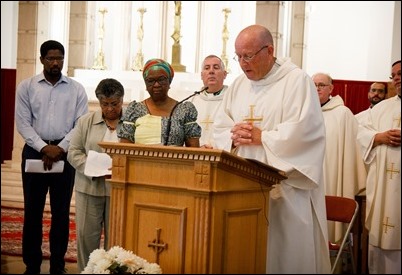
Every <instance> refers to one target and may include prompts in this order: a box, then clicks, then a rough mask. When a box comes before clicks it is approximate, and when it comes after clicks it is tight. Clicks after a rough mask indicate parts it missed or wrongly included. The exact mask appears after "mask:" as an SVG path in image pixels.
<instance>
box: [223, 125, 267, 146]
mask: <svg viewBox="0 0 402 275" xmlns="http://www.w3.org/2000/svg"><path fill="white" fill-rule="evenodd" d="M230 132H231V133H232V137H231V138H232V140H233V145H234V146H235V147H237V146H240V145H261V144H262V143H261V129H260V128H258V127H255V126H254V125H253V124H252V123H251V122H240V123H236V124H235V126H233V128H232V130H231V131H230Z"/></svg>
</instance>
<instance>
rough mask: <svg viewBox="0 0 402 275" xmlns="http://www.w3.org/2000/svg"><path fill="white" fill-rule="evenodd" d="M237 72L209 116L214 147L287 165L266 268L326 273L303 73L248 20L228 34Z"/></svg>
mask: <svg viewBox="0 0 402 275" xmlns="http://www.w3.org/2000/svg"><path fill="white" fill-rule="evenodd" d="M235 53H236V56H235V59H236V60H237V61H238V62H239V64H240V66H241V68H242V70H243V72H244V74H243V75H240V76H238V77H237V78H236V79H235V80H234V82H233V83H232V84H231V85H230V86H229V88H228V89H227V90H226V92H225V95H224V98H223V102H222V105H221V108H220V113H219V114H217V116H216V117H215V122H214V125H213V126H214V140H215V147H216V148H217V149H224V150H226V151H231V152H233V153H234V154H236V155H238V156H241V157H243V158H251V159H256V160H258V161H261V162H263V163H266V164H268V165H271V166H273V167H276V168H278V169H280V170H283V171H285V172H286V175H287V177H288V179H286V180H283V181H282V182H281V183H280V184H276V185H274V187H273V189H272V190H271V191H270V198H269V207H268V209H269V210H268V211H269V213H268V219H269V226H268V225H267V226H268V245H267V261H266V265H267V266H266V272H267V273H270V274H285V273H294V274H302V273H308V274H319V273H321V274H325V273H330V270H331V263H330V258H329V248H328V231H327V219H326V208H325V186H324V183H323V160H324V153H325V126H324V119H323V115H322V112H321V110H320V104H319V99H318V95H317V92H316V89H315V85H314V83H313V81H312V80H311V78H310V76H309V75H307V73H305V72H303V71H302V70H301V69H300V68H298V67H297V66H296V65H295V64H293V63H291V62H290V60H287V59H279V58H276V57H275V56H274V43H273V38H272V35H271V33H270V31H269V30H268V29H266V28H265V27H263V26H260V25H251V26H248V27H246V28H245V29H243V30H242V31H241V32H240V33H239V34H238V36H237V38H236V40H235Z"/></svg>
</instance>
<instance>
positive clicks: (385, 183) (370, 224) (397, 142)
mask: <svg viewBox="0 0 402 275" xmlns="http://www.w3.org/2000/svg"><path fill="white" fill-rule="evenodd" d="M391 79H392V84H393V85H394V87H395V90H396V93H397V95H395V96H394V97H391V98H388V99H385V100H383V101H381V102H380V103H378V104H377V105H376V106H375V107H374V108H372V109H370V111H369V114H368V115H367V118H366V119H365V120H364V121H363V122H362V123H360V126H359V133H358V141H359V143H360V146H361V150H362V155H363V160H364V162H365V163H366V164H367V165H368V168H369V170H368V175H367V183H366V196H367V204H366V222H365V226H366V228H367V229H368V231H369V252H368V256H369V259H368V266H369V273H370V274H401V61H400V60H398V61H396V62H395V63H394V64H393V65H392V73H391Z"/></svg>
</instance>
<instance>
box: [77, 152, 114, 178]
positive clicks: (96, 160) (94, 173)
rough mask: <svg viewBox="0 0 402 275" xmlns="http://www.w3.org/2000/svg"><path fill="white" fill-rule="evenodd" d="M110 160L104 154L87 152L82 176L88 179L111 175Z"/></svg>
mask: <svg viewBox="0 0 402 275" xmlns="http://www.w3.org/2000/svg"><path fill="white" fill-rule="evenodd" d="M111 168H112V158H111V157H110V156H109V155H108V154H106V153H98V152H96V151H93V150H89V151H88V157H87V162H86V164H85V169H84V174H85V175H86V176H88V177H101V176H106V175H111V174H112V170H111Z"/></svg>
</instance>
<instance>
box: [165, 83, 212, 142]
mask: <svg viewBox="0 0 402 275" xmlns="http://www.w3.org/2000/svg"><path fill="white" fill-rule="evenodd" d="M207 90H208V87H204V88H202V89H201V91H195V92H194V93H193V94H192V95H189V96H188V97H186V98H185V99H183V100H182V101H179V102H177V103H176V105H174V107H173V109H172V111H171V112H170V115H169V119H168V122H167V126H166V139H165V143H164V144H163V145H165V146H166V145H167V144H168V142H169V136H170V127H171V125H172V115H173V112H174V110H175V109H176V107H177V106H178V105H179V104H181V103H183V102H184V101H186V100H188V99H189V98H192V97H193V96H196V95H199V94H200V93H202V92H204V91H207Z"/></svg>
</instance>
